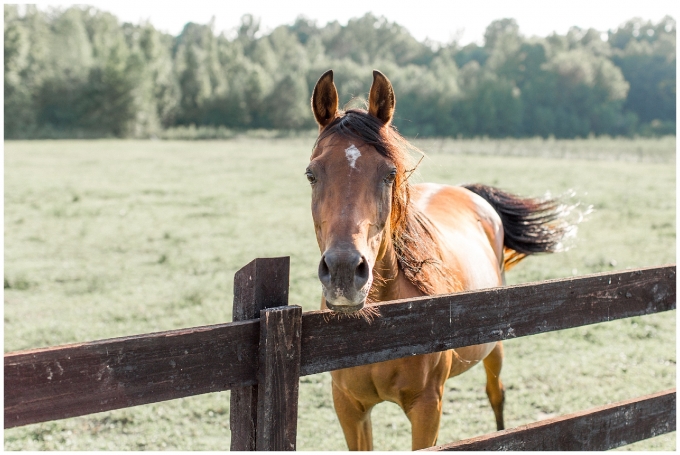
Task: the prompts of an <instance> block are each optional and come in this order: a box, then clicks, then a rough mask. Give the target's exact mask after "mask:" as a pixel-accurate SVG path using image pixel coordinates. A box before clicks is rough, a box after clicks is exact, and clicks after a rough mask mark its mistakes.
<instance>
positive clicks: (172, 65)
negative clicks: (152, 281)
mask: <svg viewBox="0 0 680 455" xmlns="http://www.w3.org/2000/svg"><path fill="white" fill-rule="evenodd" d="M4 14H5V22H4V24H5V27H4V52H5V53H4V63H5V69H4V71H5V73H4V75H5V98H4V99H5V101H4V102H5V105H4V109H5V117H4V118H5V120H4V122H5V124H4V126H5V138H6V139H11V138H92V137H139V138H144V137H153V136H160V137H162V136H163V133H164V132H167V131H169V130H173V129H177V128H187V127H190V126H191V125H194V126H195V127H199V128H201V127H212V128H216V129H219V128H221V129H222V130H223V129H224V128H227V129H233V130H246V129H279V130H308V129H310V128H314V120H313V118H312V116H311V113H310V111H309V107H308V104H309V97H310V93H311V89H312V87H313V86H314V83H315V82H316V80H317V78H318V77H319V76H320V75H321V74H322V73H323V72H324V71H325V70H327V69H329V68H332V69H334V71H335V83H336V85H337V87H338V90H339V92H340V96H341V103H343V104H344V103H347V102H349V101H350V100H352V99H353V98H354V97H364V98H365V97H366V96H367V92H368V88H369V87H370V83H371V80H372V73H371V71H372V69H374V68H377V69H380V70H381V71H382V72H384V73H385V74H386V75H387V76H388V77H389V78H390V79H391V81H392V82H393V84H394V86H395V90H396V94H397V112H396V117H395V120H394V123H395V125H396V126H397V127H398V128H399V129H400V131H401V132H402V133H403V134H405V135H407V136H415V135H419V136H426V137H427V136H450V137H451V136H453V137H458V136H462V137H474V136H489V137H531V136H541V137H549V136H554V137H557V138H573V137H585V136H588V135H591V134H594V135H623V136H633V135H645V136H649V135H663V134H675V122H676V101H675V100H676V63H675V61H676V50H675V49H676V40H675V37H676V23H675V20H674V19H672V18H671V17H669V16H667V17H665V18H664V19H662V20H661V21H660V22H658V23H656V24H654V23H652V22H647V21H642V20H639V19H632V20H630V21H628V22H627V23H625V24H623V25H621V26H620V27H619V28H617V29H615V30H609V31H608V32H605V33H603V32H600V31H597V30H593V29H589V30H583V29H580V28H576V27H574V28H572V29H570V30H569V32H568V33H567V34H566V35H564V36H563V35H558V34H553V35H550V36H548V37H544V38H542V37H532V38H528V37H525V36H523V35H522V34H521V32H520V30H519V27H518V25H517V23H516V21H515V20H513V19H502V20H497V21H494V22H492V23H491V24H490V25H489V26H488V28H487V29H486V33H485V35H484V44H483V45H481V46H480V45H477V44H469V45H466V46H460V45H459V44H458V43H456V42H455V41H454V42H452V43H449V44H446V45H441V44H435V43H430V42H419V41H417V40H416V39H415V38H413V37H412V36H411V35H410V34H409V33H408V31H407V30H406V29H405V28H404V27H402V26H400V25H398V24H396V23H392V22H388V21H387V20H385V19H384V18H381V17H376V16H374V15H371V14H366V15H364V16H363V17H360V18H355V19H352V20H350V21H349V22H348V23H347V25H344V26H343V25H341V24H339V23H338V22H331V23H328V24H326V25H325V26H319V25H317V24H316V23H315V22H312V21H309V20H307V19H305V18H304V17H299V18H298V19H297V20H296V22H295V23H294V24H292V25H281V26H279V27H277V28H276V29H274V30H272V31H271V32H269V33H262V32H261V30H260V27H259V21H258V20H257V19H256V18H255V17H253V16H250V15H246V16H244V17H243V18H242V20H241V25H240V27H239V28H238V30H236V31H235V32H234V33H232V34H230V35H227V34H225V33H221V34H216V32H215V27H214V24H213V23H209V24H195V23H188V24H186V26H185V27H184V29H183V31H182V33H181V34H180V35H179V36H171V35H168V34H165V33H162V32H160V31H158V30H156V29H155V28H154V27H153V26H152V25H150V24H148V23H141V24H137V25H135V24H131V23H121V22H120V21H119V20H118V19H117V18H116V17H115V16H113V15H112V14H110V13H106V12H103V11H100V10H98V9H96V8H93V7H87V6H74V7H71V8H68V9H51V10H49V11H40V10H38V9H37V8H35V7H31V6H26V7H24V8H22V9H19V7H17V6H16V5H4ZM192 128H193V127H192Z"/></svg>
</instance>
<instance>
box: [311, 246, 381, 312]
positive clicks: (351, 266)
mask: <svg viewBox="0 0 680 455" xmlns="http://www.w3.org/2000/svg"><path fill="white" fill-rule="evenodd" d="M319 281H321V285H322V286H323V295H324V297H325V298H326V306H328V308H329V309H331V310H333V311H337V312H341V313H353V312H355V311H359V310H360V309H362V308H363V307H364V303H365V302H366V297H367V296H368V291H369V289H370V287H371V266H370V265H369V263H368V261H367V260H366V258H365V257H364V256H363V255H362V254H361V253H359V252H358V251H356V250H344V249H343V250H339V249H332V250H326V252H325V253H324V254H323V256H322V257H321V261H320V262H319Z"/></svg>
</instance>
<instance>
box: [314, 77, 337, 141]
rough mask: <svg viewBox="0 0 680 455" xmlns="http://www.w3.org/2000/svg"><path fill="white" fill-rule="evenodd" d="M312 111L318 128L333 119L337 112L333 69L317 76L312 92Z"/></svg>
mask: <svg viewBox="0 0 680 455" xmlns="http://www.w3.org/2000/svg"><path fill="white" fill-rule="evenodd" d="M312 112H313V113H314V118H315V119H316V123H318V124H319V127H320V128H324V127H326V125H328V124H329V123H331V122H332V121H333V119H334V118H335V115H336V114H337V112H338V91H337V90H336V89H335V84H334V83H333V70H328V71H326V72H325V73H323V75H322V76H321V77H320V78H319V80H318V81H317V83H316V86H314V91H313V92H312Z"/></svg>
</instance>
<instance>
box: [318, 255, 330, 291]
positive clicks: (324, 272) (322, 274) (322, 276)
mask: <svg viewBox="0 0 680 455" xmlns="http://www.w3.org/2000/svg"><path fill="white" fill-rule="evenodd" d="M319 280H320V281H321V284H323V285H324V286H325V287H327V288H328V287H330V285H331V270H330V268H329V267H328V264H327V263H326V256H325V255H324V256H323V257H322V258H321V261H319Z"/></svg>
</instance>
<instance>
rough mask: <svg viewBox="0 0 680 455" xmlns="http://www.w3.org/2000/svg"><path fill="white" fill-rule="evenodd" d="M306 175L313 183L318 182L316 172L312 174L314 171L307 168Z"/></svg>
mask: <svg viewBox="0 0 680 455" xmlns="http://www.w3.org/2000/svg"><path fill="white" fill-rule="evenodd" d="M305 175H306V176H307V180H309V183H311V184H312V185H313V184H315V183H316V177H314V174H312V171H310V170H309V169H307V170H306V171H305Z"/></svg>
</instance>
